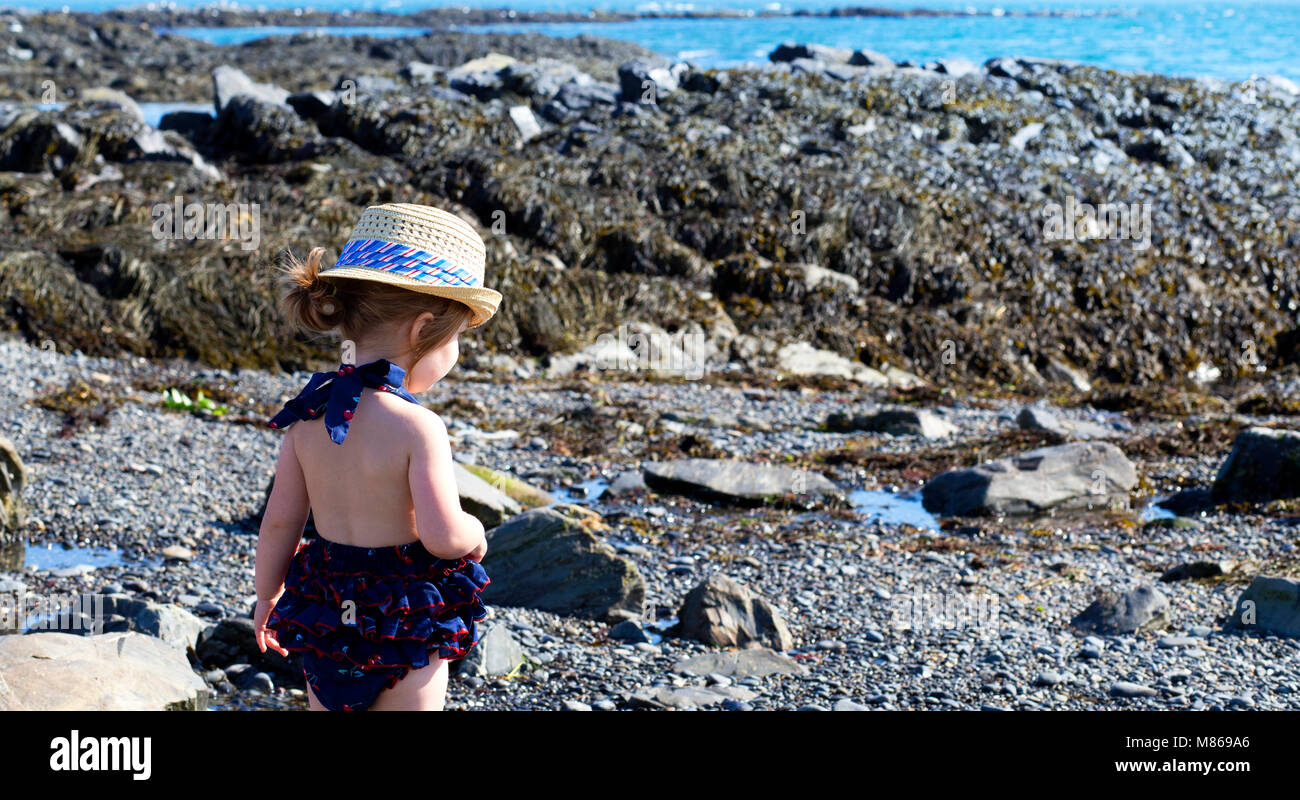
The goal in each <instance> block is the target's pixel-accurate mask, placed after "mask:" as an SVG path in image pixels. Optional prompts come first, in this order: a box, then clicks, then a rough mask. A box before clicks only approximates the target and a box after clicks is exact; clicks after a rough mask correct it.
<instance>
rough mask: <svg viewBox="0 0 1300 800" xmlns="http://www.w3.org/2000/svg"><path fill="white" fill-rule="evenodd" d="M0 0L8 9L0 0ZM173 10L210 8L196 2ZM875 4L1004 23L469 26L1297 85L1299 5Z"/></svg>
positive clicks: (611, 2) (721, 1)
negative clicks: (1080, 65)
mask: <svg viewBox="0 0 1300 800" xmlns="http://www.w3.org/2000/svg"><path fill="white" fill-rule="evenodd" d="M0 2H3V0H0ZM17 5H19V6H26V7H41V8H60V7H67V8H71V9H74V10H102V9H104V8H110V7H118V6H123V5H139V4H133V3H115V2H111V1H108V2H106V0H64V1H63V2H60V1H59V0H53V1H51V0H36V1H35V2H33V1H32V0H28V2H26V3H23V2H19V3H17ZM168 5H172V6H200V5H206V3H204V2H198V0H186V2H181V3H168ZM303 5H304V4H302V3H298V2H294V0H264V1H263V2H259V3H256V4H248V5H247V6H245V7H254V8H256V7H262V8H295V7H302V6H303ZM431 5H434V4H431V3H429V2H427V0H423V1H421V0H408V1H407V2H403V1H402V0H318V1H317V2H315V3H312V4H310V7H312V8H317V9H322V10H339V11H341V10H350V9H368V10H384V11H392V12H395V13H409V12H411V11H415V10H418V9H421V8H427V7H430V6H431ZM850 5H860V3H857V2H856V0H807V1H806V2H783V3H777V2H771V3H765V2H763V0H750V2H745V0H701V2H695V3H682V2H672V1H671V0H665V2H653V1H652V2H645V0H488V1H487V2H481V1H480V2H473V3H469V4H457V6H456V7H467V6H473V7H484V8H499V7H502V6H508V7H510V8H515V9H519V10H523V11H576V12H586V11H588V10H590V9H592V8H597V9H600V10H617V11H637V10H641V11H661V12H672V11H690V10H694V11H704V10H718V9H739V10H746V11H749V12H759V11H776V10H787V11H788V10H791V9H806V10H817V9H829V8H836V7H843V6H850ZM869 5H874V6H881V7H894V8H900V9H910V8H918V7H921V8H936V9H953V10H979V11H984V12H988V11H993V10H995V9H998V10H1000V11H1001V12H1003V13H1001V15H986V16H970V17H967V16H963V17H930V18H926V17H916V18H907V19H898V18H884V17H837V18H824V17H823V18H818V17H767V18H738V19H709V20H691V19H657V20H642V21H636V22H622V23H596V22H578V23H553V24H527V23H509V24H504V23H503V24H499V25H491V26H482V27H477V26H476V27H473V28H468V27H467V28H464V30H493V31H502V32H511V33H513V32H521V31H538V32H542V33H546V34H549V35H553V36H564V37H568V36H577V35H580V34H589V35H594V36H603V37H607V38H612V39H622V40H625V41H631V42H636V43H638V44H641V45H643V46H646V47H648V48H650V49H652V50H655V51H657V52H659V53H662V54H664V55H666V56H670V57H674V58H686V59H690V60H692V61H694V62H695V63H696V64H698V65H700V66H731V65H735V64H739V63H743V62H747V61H761V60H764V59H765V58H766V56H767V54H768V53H769V52H771V50H772V48H774V47H775V46H776V45H778V44H780V43H781V42H783V41H796V42H809V43H818V44H825V45H833V46H837V47H849V48H858V47H865V48H870V49H872V50H878V51H880V52H883V53H885V54H886V55H888V56H890V57H892V58H894V59H895V60H903V59H907V60H911V61H914V62H923V61H928V60H932V59H937V58H967V59H970V60H972V61H976V62H979V61H983V60H984V59H987V58H990V57H992V56H1004V55H1019V56H1035V57H1042V58H1061V59H1069V60H1076V61H1081V62H1084V63H1088V64H1095V65H1097V66H1101V67H1106V68H1111V69H1120V70H1138V71H1149V72H1160V73H1164V74H1170V75H1182V76H1188V77H1200V76H1214V77H1220V78H1226V79H1229V80H1245V79H1247V78H1249V77H1251V76H1252V75H1267V74H1278V75H1283V76H1286V77H1288V78H1291V79H1292V80H1300V35H1297V32H1300V3H1297V2H1294V0H1288V1H1286V2H1283V1H1282V0H1264V2H1251V3H1238V4H1232V3H1208V2H1194V3H1179V2H1173V0H1137V1H1136V2H1134V1H1132V0H1130V1H1129V2H1124V0H1118V1H1110V0H1061V1H1060V2H1056V3H1053V2H1050V1H1045V0H1007V1H1006V2H1000V3H991V2H962V0H872V2H871V3H869ZM1033 10H1053V11H1063V12H1071V13H1072V14H1073V15H1072V16H1050V17H1027V16H1018V15H1017V14H1018V12H1025V11H1033ZM299 30H314V29H302V28H290V27H280V28H265V29H261V30H260V31H259V30H257V29H252V30H250V29H220V28H213V29H189V30H188V31H184V33H186V35H192V36H195V37H197V38H203V39H206V40H208V41H214V42H218V43H221V44H238V43H240V42H243V41H247V40H248V39H249V38H256V37H258V36H260V35H276V34H280V35H283V34H288V33H294V32H297V31H299ZM335 32H338V33H369V34H371V35H402V34H404V33H408V34H409V33H415V31H412V30H410V29H405V30H403V29H400V28H397V29H394V28H379V29H376V28H346V29H336V31H335Z"/></svg>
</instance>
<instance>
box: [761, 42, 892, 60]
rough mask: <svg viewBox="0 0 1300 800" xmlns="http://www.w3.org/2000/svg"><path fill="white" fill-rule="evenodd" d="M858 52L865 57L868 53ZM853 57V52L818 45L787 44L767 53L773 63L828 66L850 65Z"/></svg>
mask: <svg viewBox="0 0 1300 800" xmlns="http://www.w3.org/2000/svg"><path fill="white" fill-rule="evenodd" d="M858 52H859V53H863V54H864V56H865V55H866V53H869V52H870V51H861V50H860V51H858ZM855 55H856V54H855V53H854V51H852V50H846V49H844V48H842V47H826V46H824V45H820V44H790V43H788V42H787V43H784V44H781V45H778V46H777V48H776V49H775V50H773V51H772V52H771V53H768V55H767V58H768V60H769V61H772V62H774V63H777V62H790V61H798V60H800V59H811V60H813V61H823V62H826V63H828V64H850V63H852V61H851V59H853V57H854V56H855Z"/></svg>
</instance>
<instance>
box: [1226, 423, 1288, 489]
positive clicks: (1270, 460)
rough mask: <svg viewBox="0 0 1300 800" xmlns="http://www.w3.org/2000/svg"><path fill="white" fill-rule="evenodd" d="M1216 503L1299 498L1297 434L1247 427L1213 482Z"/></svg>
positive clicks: (1233, 443) (1276, 429) (1237, 439)
mask: <svg viewBox="0 0 1300 800" xmlns="http://www.w3.org/2000/svg"><path fill="white" fill-rule="evenodd" d="M1213 494H1214V498H1215V500H1217V501H1219V502H1240V501H1261V502H1262V501H1267V500H1272V499H1275V498H1283V497H1300V431H1290V430H1281V429H1278V428H1247V429H1246V430H1244V431H1242V432H1241V433H1239V434H1237V438H1236V439H1234V440H1233V442H1232V452H1231V453H1229V454H1228V460H1227V461H1224V462H1223V466H1222V467H1220V468H1219V474H1218V476H1217V477H1216V478H1215V479H1214V489H1213Z"/></svg>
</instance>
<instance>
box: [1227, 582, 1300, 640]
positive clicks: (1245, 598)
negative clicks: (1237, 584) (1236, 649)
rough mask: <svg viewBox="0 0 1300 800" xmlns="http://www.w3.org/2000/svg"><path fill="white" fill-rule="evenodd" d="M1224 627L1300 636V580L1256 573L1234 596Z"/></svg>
mask: <svg viewBox="0 0 1300 800" xmlns="http://www.w3.org/2000/svg"><path fill="white" fill-rule="evenodd" d="M1225 627H1226V629H1227V630H1245V631H1260V632H1264V633H1275V634H1277V635H1279V636H1291V637H1297V636H1300V581H1298V580H1296V579H1294V578H1281V577H1269V576H1265V575H1259V576H1256V578H1255V579H1254V580H1253V581H1251V582H1250V586H1248V587H1246V590H1245V591H1243V592H1242V593H1241V596H1240V597H1239V598H1237V603H1236V605H1234V606H1233V607H1232V616H1231V617H1230V618H1229V620H1228V624H1227V625H1226V626H1225Z"/></svg>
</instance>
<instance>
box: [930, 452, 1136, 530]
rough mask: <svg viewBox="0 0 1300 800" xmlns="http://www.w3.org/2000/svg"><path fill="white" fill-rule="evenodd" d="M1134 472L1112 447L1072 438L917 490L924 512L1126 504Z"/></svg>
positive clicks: (962, 471)
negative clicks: (919, 493)
mask: <svg viewBox="0 0 1300 800" xmlns="http://www.w3.org/2000/svg"><path fill="white" fill-rule="evenodd" d="M1136 485H1137V471H1136V469H1134V467H1133V464H1132V462H1130V461H1129V460H1128V458H1127V457H1125V455H1124V453H1123V452H1122V451H1121V450H1120V449H1119V448H1118V447H1116V446H1114V445H1112V444H1108V443H1106V442H1075V443H1070V444H1062V445H1057V446H1054V447H1041V448H1039V449H1037V450H1031V451H1029V452H1027V453H1022V454H1021V455H1018V456H1015V457H1013V458H1005V459H998V460H995V461H988V462H985V463H983V464H980V465H979V466H975V467H967V468H964V469H955V470H950V471H948V472H944V473H942V474H940V475H937V476H936V477H934V478H931V479H930V480H929V481H928V482H926V484H925V487H924V488H923V489H922V490H921V500H922V503H923V504H924V506H925V508H926V510H927V511H929V512H931V513H932V514H941V515H945V516H962V515H978V514H1035V513H1039V512H1043V511H1048V510H1053V509H1058V510H1082V509H1088V508H1106V507H1111V506H1113V505H1117V504H1119V503H1121V502H1122V503H1124V504H1125V505H1127V502H1128V493H1129V491H1130V490H1132V489H1133V487H1134V486H1136Z"/></svg>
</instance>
